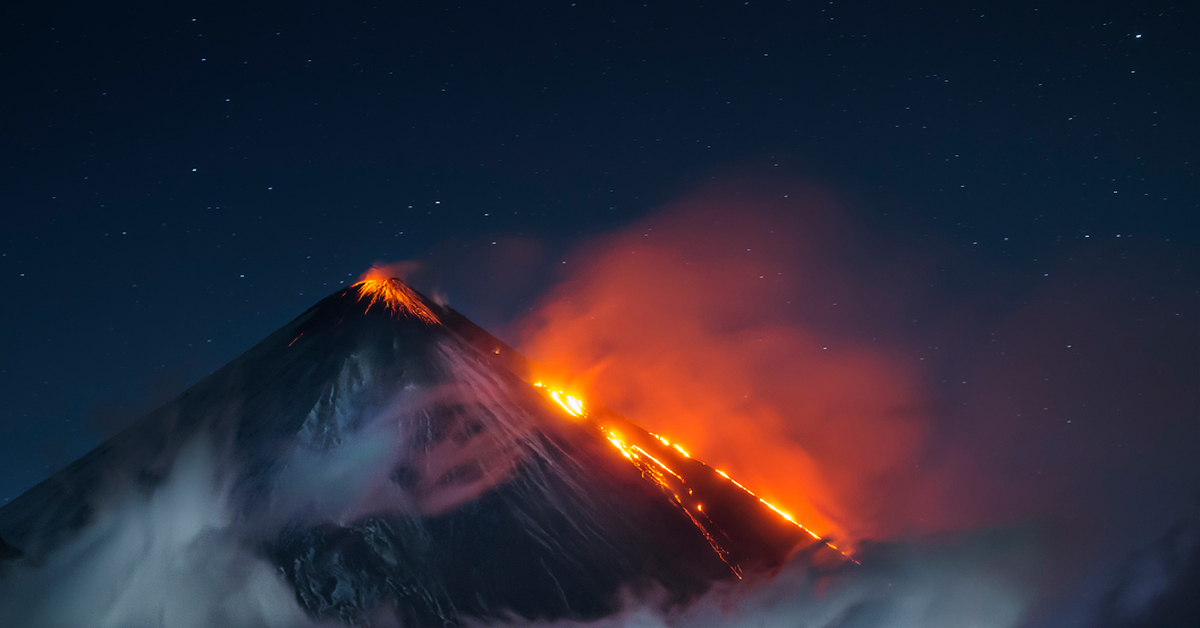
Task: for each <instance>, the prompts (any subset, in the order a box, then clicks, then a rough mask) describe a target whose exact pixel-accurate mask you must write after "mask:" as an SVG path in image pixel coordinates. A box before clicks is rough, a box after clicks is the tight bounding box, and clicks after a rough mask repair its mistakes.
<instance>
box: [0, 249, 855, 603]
mask: <svg viewBox="0 0 1200 628" xmlns="http://www.w3.org/2000/svg"><path fill="white" fill-rule="evenodd" d="M0 537H2V538H3V541H4V543H3V544H0V549H4V552H2V553H0V561H2V562H0V583H2V584H0V614H2V615H3V616H6V617H9V618H10V619H14V620H15V621H16V623H17V625H33V626H39V625H46V626H51V625H72V623H73V622H76V625H78V624H77V621H78V618H79V617H89V618H93V619H94V621H93V622H92V623H93V624H94V625H103V626H107V625H114V626H115V625H141V624H143V623H154V622H160V623H161V622H166V623H167V624H168V625H196V626H200V625H234V624H237V623H239V622H240V623H246V624H253V625H293V624H289V623H288V621H289V620H287V619H286V616H287V613H286V612H283V611H279V610H277V609H276V610H271V609H269V608H266V607H267V606H269V602H264V601H263V600H264V599H267V598H269V594H270V592H271V591H281V590H285V591H287V592H288V594H289V595H288V596H287V598H286V599H287V601H288V603H289V604H292V605H293V607H294V608H298V609H300V611H301V612H302V616H304V617H306V620H312V621H324V620H328V621H333V622H343V623H346V624H350V625H366V624H370V625H389V624H395V623H396V622H397V621H398V622H400V623H401V624H402V625H406V626H408V625H416V626H444V625H457V624H460V623H463V622H467V623H472V622H474V623H479V622H485V623H486V622H489V621H492V620H501V621H507V620H510V619H513V618H518V617H521V618H526V619H556V618H570V619H593V618H598V617H603V616H606V615H610V614H612V613H614V612H616V611H618V610H619V607H620V598H621V595H622V594H624V593H629V592H632V593H634V594H637V593H638V592H647V591H651V590H653V591H657V592H659V593H662V592H665V595H664V596H663V597H662V599H663V600H664V603H666V604H669V605H670V604H682V603H686V602H687V601H688V600H690V599H692V598H694V597H695V596H697V595H699V594H701V593H703V592H705V591H706V590H708V589H709V588H710V587H711V586H712V585H713V584H714V583H716V582H720V581H736V580H738V579H740V578H743V577H746V576H748V575H750V574H770V573H772V572H773V571H774V570H777V569H778V568H779V567H780V566H781V565H783V563H784V562H785V561H787V560H789V559H794V557H796V556H797V555H801V556H803V558H802V560H806V561H808V562H809V563H811V564H813V565H835V564H840V563H841V562H844V561H845V560H846V557H845V556H844V555H842V554H841V553H840V552H839V551H837V550H836V548H833V547H832V546H831V545H828V544H827V543H826V542H824V541H823V540H821V539H819V538H817V536H816V535H814V534H812V533H810V532H808V530H806V529H805V528H804V527H802V525H801V522H797V521H795V520H794V519H793V517H792V516H790V515H788V514H787V513H785V512H783V511H782V510H780V509H779V508H777V507H775V506H774V505H772V504H770V503H768V502H767V501H764V500H762V499H760V498H759V497H757V496H756V495H755V494H754V493H753V492H752V491H751V490H750V489H748V488H746V487H744V486H742V485H741V484H740V483H738V482H737V481H736V480H735V479H733V478H730V477H729V475H727V474H726V473H724V472H722V471H720V470H717V469H713V468H711V467H709V466H707V465H705V464H704V463H702V462H700V461H698V460H696V459H694V458H692V457H691V456H690V455H689V454H688V452H687V451H686V450H685V448H684V447H683V446H681V445H680V444H678V443H672V442H670V441H669V440H668V439H666V438H664V437H661V436H657V435H655V434H651V433H649V432H647V431H645V430H643V429H641V428H639V427H638V426H637V425H635V424H634V423H633V422H631V421H630V420H628V419H626V418H624V417H621V416H619V415H617V414H616V413H614V412H612V411H611V410H608V409H606V408H604V407H603V406H602V405H601V404H599V403H596V402H595V401H593V400H590V399H580V398H578V397H576V396H574V395H572V394H569V393H568V392H567V391H562V390H557V389H554V388H553V387H551V386H548V385H545V384H543V382H542V380H541V379H540V378H539V377H538V376H537V373H536V369H535V368H534V367H533V365H531V364H530V363H529V362H528V361H527V360H526V359H525V358H523V357H522V356H521V355H519V354H517V353H516V352H515V351H513V350H512V349H511V348H509V347H508V346H506V345H505V344H504V343H502V342H500V341H499V340H497V339H496V338H495V337H493V336H491V335H490V334H488V333H487V332H485V331H484V330H483V329H481V328H479V327H478V326H476V325H474V324H473V323H471V322H470V321H468V320H467V319H466V318H465V317H463V316H462V315H460V314H459V313H457V312H455V311H454V310H452V309H450V308H448V307H445V306H442V305H439V304H437V303H434V302H432V301H430V300H429V299H427V298H425V297H424V296H422V295H420V294H419V293H417V292H415V291H413V290H412V289H410V288H409V287H408V286H406V285H404V284H403V283H402V282H401V281H399V280H398V279H392V278H388V277H386V276H381V275H378V273H376V274H369V275H368V276H366V277H365V278H364V279H363V280H362V281H360V282H359V283H357V284H355V285H353V286H351V287H349V288H346V289H344V290H341V291H340V292H337V293H335V294H333V295H331V296H329V297H327V298H325V299H324V300H322V301H320V302H319V303H317V304H316V305H315V306H313V307H312V308H310V309H309V310H308V311H307V312H305V313H304V314H302V315H301V316H300V317H298V318H297V319H296V320H294V321H293V322H291V323H289V324H288V325H286V326H284V327H283V328H282V329H280V330H278V331H276V332H275V333H274V334H272V335H270V336H269V337H267V338H266V339H265V340H263V341H262V342H261V343H259V344H258V345H257V346H255V347H254V348H252V349H250V350H249V351H248V352H246V353H245V354H244V355H242V356H240V357H239V358H237V359H236V360H234V361H233V362H231V363H229V364H228V365H226V366H225V367H224V368H222V369H220V370H219V371H217V372H215V373H213V374H212V375H210V376H209V377H207V378H206V379H204V380H203V381H201V382H200V383H198V384H196V385H195V386H194V387H192V388H191V389H189V390H188V391H186V392H185V393H183V394H182V395H180V396H179V397H178V398H176V399H175V400H173V401H172V402H170V403H168V404H167V405H165V406H163V407H162V408H160V409H159V410H157V411H155V412H153V413H152V414H150V415H148V416H146V417H144V418H143V419H141V420H140V421H138V422H137V423H135V424H134V425H133V426H132V427H130V428H129V429H127V430H125V431H124V432H122V433H121V434H119V435H118V436H116V437H115V438H113V439H112V440H110V441H109V442H106V443H104V444H103V445H101V446H100V447H98V448H97V449H95V450H93V451H92V452H90V453H89V454H87V455H86V456H84V457H83V458H81V459H79V460H78V461H76V462H74V463H73V464H71V465H69V466H68V467H67V468H65V469H63V470H62V471H60V472H58V473H57V474H55V475H54V476H52V477H51V478H50V479H48V480H46V481H45V482H43V483H41V484H39V485H37V486H36V487H34V488H33V489H31V490H30V491H28V492H27V493H25V494H24V495H22V496H21V497H19V498H17V499H15V500H14V501H13V502H11V503H10V504H8V505H6V506H4V507H3V508H2V509H0ZM246 565H252V566H254V567H253V569H250V568H247V567H246ZM264 566H265V567H267V568H266V569H264V568H263V567H264ZM255 570H257V571H255ZM247 572H252V573H255V574H260V575H261V578H260V577H259V576H254V577H252V576H248V575H245V574H246V573H247ZM102 573H103V574H106V575H104V576H103V577H101V575H100V574H102ZM205 578H207V579H211V580H213V581H222V582H224V581H228V582H231V583H233V584H229V585H228V587H229V588H228V590H227V591H226V593H225V594H223V595H226V597H228V598H230V599H233V598H237V599H239V600H241V599H243V598H245V597H252V598H253V599H254V600H255V601H254V604H252V605H254V607H255V608H256V609H257V610H256V611H255V613H256V614H255V615H254V618H253V619H246V618H245V617H244V613H242V614H239V613H241V611H235V610H232V608H233V606H232V605H231V604H225V603H220V604H215V605H212V604H210V605H206V606H205V607H204V608H193V607H192V606H189V605H188V604H186V603H181V602H179V599H178V598H179V597H180V594H179V593H178V591H179V590H181V589H187V588H189V587H192V586H196V582H197V581H198V580H200V579H205ZM256 578H257V579H256ZM237 583H242V584H240V585H239V584H237ZM247 591H255V593H247ZM264 591H265V592H266V593H264ZM239 596H241V597H239ZM66 598H69V599H71V600H72V602H71V604H67V605H64V604H63V602H62V600H64V599H66ZM68 607H70V608H68ZM172 617H174V618H176V619H175V620H173V621H172V620H170V618H172ZM155 618H157V619H155ZM163 618H167V619H163ZM280 618H283V619H280ZM273 622H274V623H273Z"/></svg>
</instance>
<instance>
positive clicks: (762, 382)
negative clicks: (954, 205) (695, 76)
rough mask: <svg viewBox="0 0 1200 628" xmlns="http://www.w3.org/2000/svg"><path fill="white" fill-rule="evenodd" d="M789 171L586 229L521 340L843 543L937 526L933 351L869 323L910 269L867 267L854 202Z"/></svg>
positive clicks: (526, 348) (582, 386) (581, 389)
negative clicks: (829, 198)
mask: <svg viewBox="0 0 1200 628" xmlns="http://www.w3.org/2000/svg"><path fill="white" fill-rule="evenodd" d="M771 185H773V184H768V185H766V186H764V187H763V188H762V190H763V192H762V194H763V195H762V196H758V193H759V189H758V186H757V183H756V184H755V185H753V186H747V187H741V186H740V185H739V187H737V188H736V189H732V190H730V191H725V190H721V189H717V190H711V189H706V190H702V191H701V192H700V193H697V194H695V195H694V196H691V197H688V198H685V199H683V200H681V201H680V202H678V203H675V204H673V205H671V206H668V207H666V208H664V210H663V211H661V212H660V213H658V214H656V215H653V216H650V217H648V218H647V219H645V220H643V221H641V222H639V223H637V224H634V225H632V226H630V227H629V228H627V229H625V230H621V231H617V232H614V233H611V234H608V235H605V236H601V237H598V238H595V239H594V240H592V241H590V242H587V243H585V244H584V245H583V246H581V247H580V248H579V249H578V250H577V251H576V253H575V254H574V255H573V256H572V257H570V258H569V261H568V263H567V264H566V265H564V266H563V270H564V271H565V275H564V276H563V280H562V281H561V283H560V284H559V285H558V286H557V287H556V288H555V289H554V291H552V292H551V293H549V294H548V295H547V296H546V297H545V299H544V300H543V302H542V303H541V304H540V306H539V307H538V308H536V309H535V310H534V312H533V313H532V314H531V315H529V316H528V317H527V318H526V319H525V320H524V321H522V323H521V324H520V332H519V333H520V339H521V340H520V342H519V346H518V349H519V350H520V352H521V353H522V354H523V355H526V356H528V357H529V358H530V359H531V360H533V361H535V362H536V363H537V364H538V365H539V368H541V369H544V371H543V373H551V374H576V375H577V379H564V380H561V381H562V382H563V384H564V385H562V386H560V387H561V388H565V389H567V390H570V391H571V392H572V393H573V394H575V395H577V396H579V397H581V398H583V399H584V400H593V401H603V403H604V404H605V405H606V406H608V407H611V408H612V409H613V410H614V411H616V412H619V413H620V414H622V415H625V416H628V417H633V418H635V419H636V420H637V421H638V423H639V424H641V425H642V426H643V427H645V428H647V429H648V430H650V431H652V432H654V433H656V434H658V435H660V436H659V438H658V442H660V443H661V442H662V439H666V441H667V442H669V443H670V445H665V446H668V447H671V448H673V449H674V450H675V451H677V452H679V453H680V454H681V455H682V454H684V453H686V454H687V455H688V456H690V457H692V459H693V460H704V461H707V462H710V463H712V464H715V465H717V466H719V467H721V468H722V469H723V470H725V471H726V472H727V473H728V474H730V475H732V476H733V477H736V478H737V479H738V481H739V482H740V483H742V484H744V485H745V486H748V487H753V488H754V491H755V492H756V493H757V494H758V495H759V496H761V497H762V498H763V499H765V500H768V501H769V502H771V503H772V504H774V505H776V506H777V507H778V508H779V509H780V510H782V511H784V512H786V513H788V514H789V515H790V516H792V517H793V518H794V519H795V520H796V521H799V522H803V524H804V526H805V527H807V528H808V529H809V530H810V531H811V532H812V533H814V534H816V535H819V536H821V537H826V536H832V537H836V538H837V539H838V544H839V546H842V547H852V546H853V544H854V541H855V540H856V539H865V538H890V537H893V536H894V535H897V534H903V533H905V532H906V531H909V530H914V529H915V530H930V528H933V529H937V528H938V527H940V526H941V523H940V521H942V520H944V519H945V515H943V514H940V513H939V514H934V513H931V512H930V509H929V508H927V507H926V506H927V505H929V503H930V502H931V501H936V500H937V498H938V496H939V495H940V494H941V489H940V484H939V483H938V482H937V481H936V480H931V478H930V475H931V472H930V471H928V470H927V465H921V467H920V468H919V469H918V467H916V464H917V463H919V462H921V460H922V458H921V456H922V455H923V452H924V447H925V444H926V443H925V440H926V438H927V435H928V434H929V433H930V431H931V429H932V427H933V421H932V419H931V416H932V414H931V412H930V407H931V406H930V404H929V402H928V399H927V397H926V385H925V382H924V375H923V373H922V371H921V367H922V365H920V364H918V363H917V362H915V361H912V360H910V359H908V358H907V357H906V356H905V355H904V354H903V351H901V349H903V350H906V348H904V347H897V346H894V345H888V344H885V343H884V342H882V341H877V339H876V338H875V337H874V336H873V335H871V334H867V333H864V332H865V330H866V329H867V327H864V325H866V326H869V325H873V324H877V323H878V322H879V321H881V320H883V319H882V318H880V317H879V316H878V314H879V311H878V310H877V308H879V307H884V306H883V304H884V303H893V302H894V303H899V302H901V301H902V299H901V298H900V297H899V296H898V295H897V292H899V291H902V290H903V289H904V288H905V285H906V284H904V283H903V282H898V281H892V280H889V282H884V281H883V280H882V279H878V281H879V282H880V283H881V284H882V285H876V281H877V279H876V278H875V277H866V278H864V277H861V276H858V275H853V274H850V273H851V271H850V270H848V267H846V266H844V265H842V264H841V263H840V260H841V258H840V257H838V256H839V255H841V253H840V252H839V250H838V249H837V248H836V247H837V245H838V244H840V243H842V242H844V241H845V239H844V238H845V234H843V233H842V232H841V231H840V230H841V229H842V228H843V226H842V225H841V224H839V223H838V217H839V214H838V213H837V207H836V205H834V204H832V203H825V202H824V201H825V199H823V198H822V197H821V196H819V195H818V194H813V195H811V196H809V195H801V194H797V193H796V192H798V191H799V190H802V189H803V185H797V186H796V189H792V190H782V192H785V193H787V194H789V195H790V196H791V198H789V199H787V200H783V199H784V193H780V194H778V195H775V194H774V192H775V190H769V191H770V194H768V193H767V190H768V188H770V186H771ZM790 185H791V184H790V183H789V186H790ZM797 197H807V198H809V199H812V200H797ZM884 295H887V296H884ZM834 297H836V298H834ZM835 303H836V304H837V305H836V307H833V304H835ZM873 308H876V309H873ZM891 314H894V312H890V311H889V312H888V313H887V315H891ZM867 321H875V322H870V323H868V322H867ZM872 334H873V332H872ZM543 373H539V375H541V376H542V377H546V379H543V380H542V381H545V382H547V383H550V382H551V381H555V380H552V379H550V377H549V375H543ZM677 445H678V448H677V447H676V446H677ZM648 449H649V448H648ZM681 449H682V450H683V451H681ZM660 457H661V456H660ZM664 460H665V459H664ZM709 506H710V508H711V507H712V504H711V503H710V504H709ZM693 512H694V509H693Z"/></svg>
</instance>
